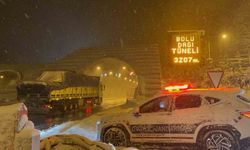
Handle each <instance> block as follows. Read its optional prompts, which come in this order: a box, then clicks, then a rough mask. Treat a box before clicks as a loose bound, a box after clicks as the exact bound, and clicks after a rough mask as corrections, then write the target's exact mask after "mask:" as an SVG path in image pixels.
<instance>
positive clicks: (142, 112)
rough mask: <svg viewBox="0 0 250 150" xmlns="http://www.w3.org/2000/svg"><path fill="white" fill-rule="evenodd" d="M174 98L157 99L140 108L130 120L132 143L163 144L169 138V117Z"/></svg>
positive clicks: (163, 97)
mask: <svg viewBox="0 0 250 150" xmlns="http://www.w3.org/2000/svg"><path fill="white" fill-rule="evenodd" d="M171 103H172V97H171V96H162V97H158V98H155V99H153V100H151V101H149V102H147V103H145V104H143V105H141V106H140V107H139V111H138V112H137V113H134V114H133V115H132V118H130V121H129V122H130V123H129V124H130V125H129V128H130V132H131V135H132V136H131V140H132V141H144V142H161V141H162V140H164V141H166V140H167V139H168V137H169V126H168V122H169V118H168V117H169V115H170V114H171V112H170V111H169V110H170V109H171V106H172V105H171Z"/></svg>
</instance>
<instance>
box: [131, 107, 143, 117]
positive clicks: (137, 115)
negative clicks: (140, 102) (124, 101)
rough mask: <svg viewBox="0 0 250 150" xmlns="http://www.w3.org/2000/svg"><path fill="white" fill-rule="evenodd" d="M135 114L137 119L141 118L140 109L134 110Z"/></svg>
mask: <svg viewBox="0 0 250 150" xmlns="http://www.w3.org/2000/svg"><path fill="white" fill-rule="evenodd" d="M133 114H134V116H135V117H139V116H141V114H140V111H139V108H136V109H134V111H133Z"/></svg>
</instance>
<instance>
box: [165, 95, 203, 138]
mask: <svg viewBox="0 0 250 150" xmlns="http://www.w3.org/2000/svg"><path fill="white" fill-rule="evenodd" d="M204 103H205V102H204V100H203V99H202V97H201V96H200V95H193V94H182V95H178V96H176V97H175V98H174V108H173V111H172V114H171V116H169V124H170V134H171V140H172V141H176V142H187V141H192V140H193V136H194V134H195V130H196V128H197V127H198V126H199V125H200V124H201V123H203V122H204V121H206V115H207V113H206V109H207V107H206V105H204Z"/></svg>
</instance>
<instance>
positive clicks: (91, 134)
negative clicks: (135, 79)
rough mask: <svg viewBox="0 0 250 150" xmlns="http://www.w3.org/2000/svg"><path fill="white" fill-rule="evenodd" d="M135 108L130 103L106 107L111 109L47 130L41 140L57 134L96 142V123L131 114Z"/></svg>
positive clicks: (42, 133)
mask: <svg viewBox="0 0 250 150" xmlns="http://www.w3.org/2000/svg"><path fill="white" fill-rule="evenodd" d="M135 106H136V103H132V102H129V103H127V104H124V105H121V106H116V107H114V108H109V107H110V105H106V106H105V107H107V108H109V109H106V110H104V111H102V112H98V113H96V114H93V115H91V116H89V117H87V118H85V119H83V120H80V121H70V122H66V123H63V124H61V125H57V126H54V127H52V128H49V129H47V130H42V131H41V139H43V138H45V137H48V136H51V135H56V134H78V135H82V136H85V137H87V138H89V139H91V140H96V139H97V131H96V122H97V121H98V120H100V118H101V117H103V116H107V115H112V114H119V113H124V112H129V111H131V110H133V108H134V107H135Z"/></svg>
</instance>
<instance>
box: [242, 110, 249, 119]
mask: <svg viewBox="0 0 250 150" xmlns="http://www.w3.org/2000/svg"><path fill="white" fill-rule="evenodd" d="M240 114H241V115H243V116H245V117H247V118H250V112H249V111H247V112H241V113H240Z"/></svg>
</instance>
